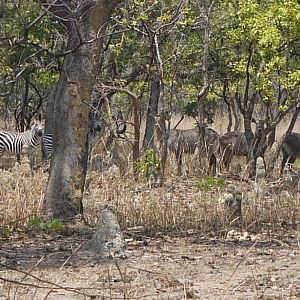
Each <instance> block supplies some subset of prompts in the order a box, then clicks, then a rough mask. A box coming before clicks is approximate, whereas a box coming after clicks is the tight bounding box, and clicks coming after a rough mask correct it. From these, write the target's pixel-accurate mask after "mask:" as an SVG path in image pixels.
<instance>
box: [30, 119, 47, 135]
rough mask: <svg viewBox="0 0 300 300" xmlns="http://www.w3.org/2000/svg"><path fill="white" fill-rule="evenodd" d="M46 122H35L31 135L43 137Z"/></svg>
mask: <svg viewBox="0 0 300 300" xmlns="http://www.w3.org/2000/svg"><path fill="white" fill-rule="evenodd" d="M44 128H45V122H44V120H43V121H42V120H35V121H34V122H33V124H32V126H31V135H32V136H33V137H41V136H42V135H43V133H44Z"/></svg>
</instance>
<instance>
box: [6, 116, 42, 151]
mask: <svg viewBox="0 0 300 300" xmlns="http://www.w3.org/2000/svg"><path fill="white" fill-rule="evenodd" d="M43 130H44V127H43V124H42V123H41V122H39V121H38V122H35V123H34V124H33V125H32V127H31V129H30V130H27V131H24V132H17V133H15V132H7V131H0V153H2V152H3V151H8V152H10V153H15V154H21V153H22V151H23V148H24V146H25V145H26V146H28V147H29V148H31V149H35V148H36V147H37V146H38V145H39V142H40V139H41V136H42V133H43Z"/></svg>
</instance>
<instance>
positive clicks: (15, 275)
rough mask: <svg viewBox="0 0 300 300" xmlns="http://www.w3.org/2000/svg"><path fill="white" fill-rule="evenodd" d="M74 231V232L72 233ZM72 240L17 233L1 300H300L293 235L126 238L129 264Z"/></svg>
mask: <svg viewBox="0 0 300 300" xmlns="http://www.w3.org/2000/svg"><path fill="white" fill-rule="evenodd" d="M72 230H73V232H72ZM69 233H70V234H71V235H72V236H57V235H55V236H54V235H47V234H41V233H38V232H31V233H28V232H27V233H26V234H23V233H22V232H19V233H15V234H14V235H12V236H10V237H9V238H8V237H7V238H2V239H1V241H0V262H1V265H0V279H1V282H0V299H55V300H58V299H300V259H299V258H300V257H299V253H300V247H299V239H297V238H296V236H294V235H293V234H292V233H289V234H285V235H284V236H283V235H281V236H280V237H278V236H276V235H272V236H271V235H268V234H260V235H252V234H249V233H242V234H240V233H239V232H237V231H235V232H234V231H231V232H230V234H229V235H230V236H229V235H228V237H227V238H216V237H215V236H214V234H211V235H210V236H203V235H201V234H200V233H197V232H189V233H188V232H186V233H185V234H183V233H181V235H179V234H171V233H169V234H168V235H166V234H157V235H156V236H155V237H149V236H144V235H143V234H141V233H139V231H138V229H137V228H134V229H131V230H129V231H127V232H125V233H124V236H125V238H126V241H127V249H126V258H116V259H111V260H107V261H100V260H98V259H97V258H96V257H95V256H92V255H89V254H88V253H86V252H84V251H82V250H81V249H82V248H83V245H84V243H85V242H86V241H87V240H88V239H89V238H90V237H91V233H92V232H91V230H90V229H88V228H81V229H80V230H79V229H78V228H76V231H74V228H73V229H69Z"/></svg>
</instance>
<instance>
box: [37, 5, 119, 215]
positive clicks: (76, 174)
mask: <svg viewBox="0 0 300 300" xmlns="http://www.w3.org/2000/svg"><path fill="white" fill-rule="evenodd" d="M118 2H119V1H112V0H110V1H108V0H99V1H84V2H82V3H81V5H82V7H80V8H78V9H77V10H76V12H74V15H73V19H72V20H70V22H68V50H72V51H70V53H69V54H68V55H66V56H65V58H64V62H63V66H62V71H61V74H60V79H59V82H58V84H57V89H56V92H55V96H54V97H55V104H54V123H53V135H54V136H53V156H52V160H51V169H50V175H49V180H48V185H47V189H46V194H45V199H44V207H43V209H44V214H45V216H46V217H47V218H54V217H61V218H63V219H67V218H72V217H74V216H75V215H76V214H78V213H81V212H82V195H83V188H84V183H85V176H86V164H87V143H86V139H87V132H88V113H89V108H90V107H89V104H90V103H91V93H92V90H93V85H94V81H95V77H96V75H97V71H98V70H97V65H98V60H99V54H100V46H101V40H100V39H99V38H98V37H99V34H101V33H103V32H104V30H105V27H106V26H105V25H106V23H107V21H108V20H109V18H110V15H111V13H112V11H113V9H114V8H115V6H116V5H117V3H118ZM87 41H89V42H87Z"/></svg>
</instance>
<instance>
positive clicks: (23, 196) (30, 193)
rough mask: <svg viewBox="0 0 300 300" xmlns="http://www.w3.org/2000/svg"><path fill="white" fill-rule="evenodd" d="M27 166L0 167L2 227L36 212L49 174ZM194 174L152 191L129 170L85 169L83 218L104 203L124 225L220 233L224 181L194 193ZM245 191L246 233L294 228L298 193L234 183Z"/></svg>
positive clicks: (95, 213) (22, 222)
mask: <svg viewBox="0 0 300 300" xmlns="http://www.w3.org/2000/svg"><path fill="white" fill-rule="evenodd" d="M26 165H27V164H22V165H21V166H19V165H16V166H15V167H13V168H12V169H11V170H10V171H9V170H1V171H0V176H1V179H2V180H1V188H0V197H1V202H0V207H1V215H0V226H2V227H3V226H8V225H10V226H12V227H15V226H19V225H20V226H21V225H28V221H29V220H30V219H32V218H33V217H36V216H39V214H40V211H41V205H42V200H43V195H44V190H45V187H46V183H47V174H46V173H42V172H41V171H38V172H36V173H35V174H34V176H33V177H32V176H30V172H29V168H28V167H27V166H26ZM197 180H199V178H197V177H196V176H195V175H194V176H192V174H190V175H189V177H181V178H178V177H175V176H169V179H168V180H167V182H166V185H165V186H164V187H161V188H160V187H157V188H152V189H150V188H149V187H148V183H147V180H146V179H144V178H141V179H140V181H139V182H134V181H133V179H132V176H131V174H126V175H125V176H124V175H123V176H120V175H119V173H118V172H112V170H110V171H107V172H102V173H99V172H95V171H90V172H89V182H90V183H89V187H88V189H87V190H86V193H85V196H84V207H85V212H84V216H85V219H86V220H87V221H88V222H89V223H90V224H91V225H94V224H95V223H96V222H97V218H98V212H99V209H100V207H102V205H104V204H106V203H110V204H112V205H113V206H114V207H116V211H117V213H118V216H119V220H120V224H121V227H122V228H123V229H126V228H132V227H140V228H142V229H143V231H144V232H146V233H149V234H155V233H157V232H161V231H164V232H165V231H188V230H197V231H198V230H200V231H202V232H210V231H214V232H219V233H220V234H223V233H224V231H225V230H226V228H225V227H224V220H223V202H222V196H223V195H224V193H226V188H227V185H228V183H232V181H230V180H227V181H226V183H225V185H224V186H220V187H216V186H215V187H214V186H213V187H212V188H210V189H207V190H204V191H198V190H197V188H196V182H197ZM233 183H234V184H235V185H238V186H239V187H240V188H241V189H242V191H243V193H244V200H243V216H244V219H243V226H244V228H245V229H248V230H250V231H260V230H262V229H268V230H272V231H273V230H283V229H284V228H288V227H290V228H295V227H297V225H298V224H299V222H300V213H299V207H300V199H299V197H298V195H297V193H281V192H279V193H275V192H274V193H269V194H268V195H267V196H266V197H256V196H255V195H254V194H253V189H254V187H253V186H252V185H251V184H250V185H249V184H245V183H242V182H233Z"/></svg>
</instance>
